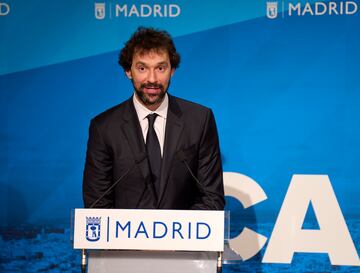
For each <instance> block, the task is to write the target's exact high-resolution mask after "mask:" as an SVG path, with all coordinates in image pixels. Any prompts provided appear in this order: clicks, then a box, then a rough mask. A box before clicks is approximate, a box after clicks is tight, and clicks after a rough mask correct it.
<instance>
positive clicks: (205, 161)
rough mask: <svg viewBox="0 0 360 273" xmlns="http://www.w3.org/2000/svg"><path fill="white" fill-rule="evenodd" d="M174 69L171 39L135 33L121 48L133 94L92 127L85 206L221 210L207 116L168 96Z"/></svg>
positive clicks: (216, 154) (213, 136)
mask: <svg viewBox="0 0 360 273" xmlns="http://www.w3.org/2000/svg"><path fill="white" fill-rule="evenodd" d="M179 63H180V56H179V54H178V53H177V52H176V48H175V46H174V43H173V41H172V39H171V37H170V35H169V34H168V33H167V32H165V31H159V30H156V29H153V28H139V29H138V30H137V31H136V32H135V33H134V34H133V35H132V37H131V38H130V40H129V41H128V42H127V43H126V44H125V47H124V48H123V49H122V50H121V52H120V56H119V64H120V65H121V66H122V67H123V68H124V71H125V73H126V75H127V77H128V78H129V79H130V80H131V81H132V83H133V86H134V90H135V91H134V95H133V96H132V97H131V98H130V99H128V100H127V101H125V102H123V103H121V104H119V105H117V106H115V107H113V108H111V109H109V110H107V111H105V112H104V113H102V114H100V115H98V116H97V117H95V118H94V119H92V121H91V124H90V129H89V140H88V147H87V155H86V163H85V170H84V180H83V198H84V203H85V207H98V208H139V209H140V208H142V209H144V208H148V209H154V208H159V209H214V210H222V209H223V208H224V203H225V202H224V189H223V179H222V166H221V156H220V150H219V140H218V134H217V129H216V124H215V120H214V116H213V114H212V111H211V110H210V109H209V108H206V107H204V106H201V105H198V104H195V103H192V102H188V101H185V100H182V99H179V98H176V97H173V96H171V95H169V94H167V89H168V87H169V83H170V79H171V77H172V76H173V74H174V72H175V69H176V68H177V67H178V66H179Z"/></svg>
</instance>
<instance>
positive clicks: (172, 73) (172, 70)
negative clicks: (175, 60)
mask: <svg viewBox="0 0 360 273" xmlns="http://www.w3.org/2000/svg"><path fill="white" fill-rule="evenodd" d="M174 73H175V68H171V74H170V76H171V77H172V76H173V75H174Z"/></svg>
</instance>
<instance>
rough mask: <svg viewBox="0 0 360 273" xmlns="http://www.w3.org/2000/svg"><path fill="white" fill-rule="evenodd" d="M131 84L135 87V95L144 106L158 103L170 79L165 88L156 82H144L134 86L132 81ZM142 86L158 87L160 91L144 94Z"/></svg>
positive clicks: (161, 99) (162, 97)
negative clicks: (137, 86)
mask: <svg viewBox="0 0 360 273" xmlns="http://www.w3.org/2000/svg"><path fill="white" fill-rule="evenodd" d="M133 86H134V89H135V93H136V95H137V97H138V98H139V99H140V100H141V102H142V103H143V104H144V105H145V106H151V105H156V104H160V103H161V102H162V101H163V100H164V97H165V94H166V92H167V89H168V88H169V86H170V81H169V85H168V86H167V88H166V89H165V87H164V85H162V84H157V83H144V84H141V85H140V87H139V88H136V86H135V85H134V83H133ZM144 88H158V89H160V92H159V93H158V94H146V93H145V92H144Z"/></svg>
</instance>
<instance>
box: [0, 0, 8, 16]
mask: <svg viewBox="0 0 360 273" xmlns="http://www.w3.org/2000/svg"><path fill="white" fill-rule="evenodd" d="M9 13H10V6H9V4H7V3H0V16H6V15H8V14H9Z"/></svg>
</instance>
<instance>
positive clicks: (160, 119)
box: [133, 93, 169, 157]
mask: <svg viewBox="0 0 360 273" xmlns="http://www.w3.org/2000/svg"><path fill="white" fill-rule="evenodd" d="M133 102H134V106H135V110H136V113H137V116H138V118H139V122H140V126H141V130H142V133H143V137H144V141H145V143H146V136H147V132H148V128H149V121H148V119H147V116H148V115H149V114H153V113H156V114H157V115H158V116H157V117H156V119H155V123H154V129H155V132H156V135H157V138H158V140H159V143H160V149H161V157H162V156H163V150H164V139H165V127H166V117H167V111H168V106H169V98H168V95H167V94H165V97H164V100H163V102H162V103H161V104H160V106H159V108H158V109H156V110H155V111H150V110H149V109H147V108H146V107H145V106H144V105H142V104H141V103H140V101H139V100H138V98H137V96H136V94H135V93H134V96H133Z"/></svg>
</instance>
